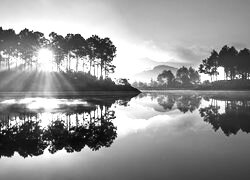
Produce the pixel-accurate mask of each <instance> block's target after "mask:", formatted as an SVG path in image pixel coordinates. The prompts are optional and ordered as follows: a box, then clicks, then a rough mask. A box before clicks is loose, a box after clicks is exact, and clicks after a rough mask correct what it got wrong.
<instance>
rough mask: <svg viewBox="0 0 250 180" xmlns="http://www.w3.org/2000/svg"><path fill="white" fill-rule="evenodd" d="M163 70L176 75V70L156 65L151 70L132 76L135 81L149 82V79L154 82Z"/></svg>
mask: <svg viewBox="0 0 250 180" xmlns="http://www.w3.org/2000/svg"><path fill="white" fill-rule="evenodd" d="M164 70H170V71H172V73H173V74H175V73H176V71H177V68H175V67H172V66H168V65H158V66H155V67H154V68H153V69H151V70H147V71H143V72H141V73H138V74H136V75H135V76H134V79H135V80H136V81H142V82H149V81H150V80H151V79H154V80H156V79H157V76H158V75H159V74H160V73H161V72H162V71H164Z"/></svg>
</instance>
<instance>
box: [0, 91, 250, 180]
mask: <svg viewBox="0 0 250 180" xmlns="http://www.w3.org/2000/svg"><path fill="white" fill-rule="evenodd" d="M249 132H250V93H249V92H247V91H242V92H239V91H238V92H236V91H235V92H232V91H218V92H215V91H150V92H143V93H141V94H139V95H137V96H134V95H124V94H123V95H119V94H113V95H101V94H99V95H94V94H91V95H81V94H77V95H72V96H70V95H63V94H60V95H56V96H53V95H51V96H48V95H46V96H40V95H39V96H36V95H32V96H25V95H24V94H23V95H19V96H17V94H1V95H0V177H1V178H0V179H3V180H12V179H18V180H33V179H42V180H48V179H52V180H63V179H77V180H78V179H79V180H80V179H81V180H82V179H88V180H104V179H119V180H130V179H131V180H132V179H134V180H140V179H141V180H147V179H173V180H179V179H180V180H181V179H185V180H186V179H192V180H194V179H199V180H200V179H202V180H204V179H209V180H210V179H220V180H221V179H241V180H243V179H249V178H250V172H249V165H250V134H248V133H249Z"/></svg>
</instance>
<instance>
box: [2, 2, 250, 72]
mask: <svg viewBox="0 0 250 180" xmlns="http://www.w3.org/2000/svg"><path fill="white" fill-rule="evenodd" d="M249 9H250V1H249V0H237V1H236V0H70V1H69V0H1V5H0V26H2V27H3V28H14V29H15V30H16V31H17V32H19V31H20V30H21V29H23V28H29V29H31V30H38V31H41V32H44V33H45V34H46V35H48V34H49V33H50V32H52V31H54V32H57V33H59V34H62V35H66V34H67V33H81V34H82V35H83V37H85V38H88V37H89V36H91V35H92V34H97V35H99V36H101V37H110V38H111V40H112V41H113V43H114V44H115V46H116V47H117V57H116V58H115V60H114V64H115V65H117V69H116V75H118V76H125V77H126V76H129V75H132V74H133V73H135V72H138V70H139V69H140V67H139V66H137V67H133V63H134V62H135V61H137V60H138V59H141V58H150V59H152V60H154V61H161V62H162V61H163V62H170V63H171V62H172V63H179V64H180V66H181V65H182V64H186V65H193V66H196V67H197V65H198V64H199V63H200V62H201V60H202V59H203V58H206V57H207V56H208V55H209V52H210V51H211V50H212V49H213V48H215V49H216V50H219V49H220V48H221V47H222V46H223V45H225V44H228V45H234V46H235V47H236V48H238V49H241V48H244V47H247V48H249V47H250V36H249V32H250V22H249V19H250V12H249ZM142 67H143V64H141V69H143V68H142Z"/></svg>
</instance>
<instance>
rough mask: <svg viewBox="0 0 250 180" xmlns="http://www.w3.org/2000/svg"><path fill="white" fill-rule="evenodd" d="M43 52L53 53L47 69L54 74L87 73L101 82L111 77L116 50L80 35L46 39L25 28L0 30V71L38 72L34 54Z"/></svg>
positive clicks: (107, 42) (109, 43) (52, 35)
mask: <svg viewBox="0 0 250 180" xmlns="http://www.w3.org/2000/svg"><path fill="white" fill-rule="evenodd" d="M42 48H47V49H49V50H51V51H52V52H53V60H52V62H51V67H55V68H54V69H53V70H54V71H64V72H69V71H75V72H78V71H81V72H88V73H89V74H92V75H94V76H96V77H100V78H103V75H105V77H107V76H108V74H109V73H113V72H114V69H115V66H114V65H113V64H112V61H113V59H114V57H115V56H116V47H115V46H114V44H113V42H112V41H111V40H110V39H109V38H108V37H105V38H100V37H99V36H98V35H92V36H91V37H89V38H87V39H85V38H84V37H82V35H81V34H67V35H66V36H62V35H59V34H57V33H56V32H51V33H50V34H49V38H46V37H45V35H44V34H43V33H41V32H38V31H32V30H29V29H27V28H25V29H23V30H21V31H20V32H19V33H16V32H15V31H14V30H13V29H7V30H4V29H3V28H2V27H0V69H1V70H10V69H20V70H34V69H36V70H37V69H39V68H40V65H39V61H38V52H39V50H40V49H42Z"/></svg>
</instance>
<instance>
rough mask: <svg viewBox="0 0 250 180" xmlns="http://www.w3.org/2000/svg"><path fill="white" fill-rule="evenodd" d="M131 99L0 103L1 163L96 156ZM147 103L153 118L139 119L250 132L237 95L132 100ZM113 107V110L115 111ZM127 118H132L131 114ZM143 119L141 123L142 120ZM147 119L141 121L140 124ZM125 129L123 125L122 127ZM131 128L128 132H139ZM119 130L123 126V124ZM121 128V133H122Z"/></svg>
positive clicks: (246, 106) (248, 100)
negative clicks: (191, 119)
mask: <svg viewBox="0 0 250 180" xmlns="http://www.w3.org/2000/svg"><path fill="white" fill-rule="evenodd" d="M132 97H133V96H130V95H126V96H97V97H95V96H89V97H87V98H79V97H74V98H72V97H60V98H45V97H28V98H2V99H0V157H12V156H13V155H14V154H15V152H17V153H18V154H19V155H20V156H22V157H31V156H39V155H41V154H43V153H44V152H45V151H46V150H47V151H48V152H50V153H51V154H54V153H56V152H58V151H60V150H65V151H66V152H68V153H72V152H79V151H81V150H82V149H83V148H85V147H88V148H89V149H91V150H93V151H96V150H99V149H100V148H102V147H110V146H111V144H112V143H113V142H114V140H115V139H116V138H117V135H118V134H117V128H119V127H116V126H115V125H114V123H113V120H114V119H115V118H116V113H115V111H116V109H115V107H116V106H117V107H124V109H123V110H125V109H126V108H129V104H130V102H131V98H132ZM145 99H147V100H148V101H149V103H147V104H144V105H143V106H148V107H149V106H150V107H152V109H153V112H151V113H150V112H149V114H147V112H146V111H145V112H141V111H140V109H135V108H134V107H137V108H138V106H134V107H132V108H133V111H138V113H140V114H145V115H147V116H148V115H150V116H157V115H161V114H166V113H167V114H168V115H169V116H168V117H171V118H172V119H174V116H173V115H172V114H171V113H172V112H174V113H178V114H182V116H185V117H187V116H188V114H192V113H197V114H198V115H199V119H201V121H204V122H206V123H208V124H210V125H211V126H212V128H213V129H214V131H218V130H219V129H220V130H222V132H223V133H224V134H225V135H226V136H229V135H231V134H234V135H236V134H237V133H238V132H239V131H240V130H241V131H243V132H246V133H249V132H250V121H249V119H250V97H249V96H238V95H237V94H233V95H232V94H230V95H229V96H228V95H226V94H225V93H216V94H211V93H204V92H190V93H186V92H185V93H180V92H162V93H160V92H150V93H141V94H140V95H138V96H137V97H135V98H133V101H136V102H137V103H140V102H143V101H144V100H145ZM113 105H114V106H113ZM131 114H133V113H132V112H131ZM140 119H143V118H140ZM145 120H146V118H144V121H145ZM124 123H125V122H124ZM135 123H136V122H130V124H129V125H130V126H138V124H135ZM123 127H126V126H124V124H123ZM123 127H120V128H123Z"/></svg>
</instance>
